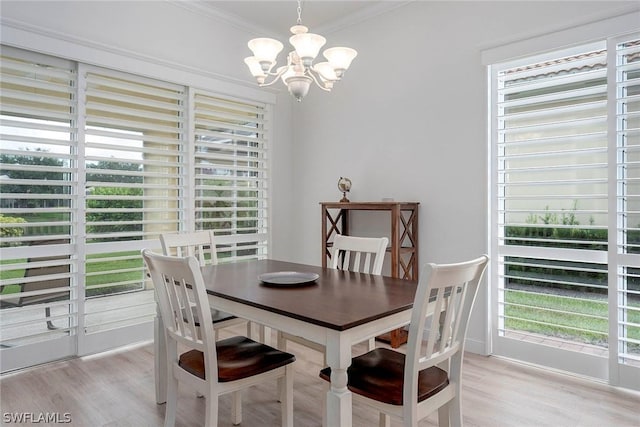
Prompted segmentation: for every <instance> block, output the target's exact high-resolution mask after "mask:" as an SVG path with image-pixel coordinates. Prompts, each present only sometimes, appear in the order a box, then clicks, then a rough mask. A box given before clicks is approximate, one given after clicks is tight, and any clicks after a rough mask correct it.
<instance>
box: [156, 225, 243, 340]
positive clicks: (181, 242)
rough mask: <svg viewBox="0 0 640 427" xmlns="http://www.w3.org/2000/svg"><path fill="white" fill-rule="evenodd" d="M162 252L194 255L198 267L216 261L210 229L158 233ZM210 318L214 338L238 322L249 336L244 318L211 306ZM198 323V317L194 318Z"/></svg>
mask: <svg viewBox="0 0 640 427" xmlns="http://www.w3.org/2000/svg"><path fill="white" fill-rule="evenodd" d="M160 243H161V244H162V252H163V253H164V254H165V255H169V256H178V257H185V256H194V257H196V259H197V260H198V263H199V265H200V267H203V266H205V265H209V264H212V265H215V264H217V263H218V253H217V251H216V244H215V236H214V234H213V231H212V230H202V231H194V232H187V233H164V234H161V235H160ZM211 320H212V322H213V330H214V334H215V338H216V340H217V339H218V330H219V329H222V328H226V327H230V326H235V325H238V324H243V323H244V324H246V327H247V336H248V337H251V336H252V335H251V324H250V322H248V321H247V320H245V319H241V318H238V317H236V316H233V315H231V314H229V313H225V312H224V311H220V310H217V309H216V308H214V307H211ZM196 323H198V319H196Z"/></svg>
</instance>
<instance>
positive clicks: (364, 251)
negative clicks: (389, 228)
mask: <svg viewBox="0 0 640 427" xmlns="http://www.w3.org/2000/svg"><path fill="white" fill-rule="evenodd" d="M388 243H389V239H387V238H386V237H380V238H377V237H354V236H343V235H342V234H337V235H336V236H335V238H334V239H333V255H332V257H331V263H332V265H331V267H332V268H337V269H340V270H348V271H353V272H358V273H369V274H381V273H382V263H383V262H384V254H385V251H386V250H387V244H388Z"/></svg>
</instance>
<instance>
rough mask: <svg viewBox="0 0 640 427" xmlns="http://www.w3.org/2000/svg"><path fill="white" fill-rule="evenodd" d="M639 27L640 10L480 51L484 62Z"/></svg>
mask: <svg viewBox="0 0 640 427" xmlns="http://www.w3.org/2000/svg"><path fill="white" fill-rule="evenodd" d="M638 29H640V10H636V11H633V12H631V13H627V14H624V15H620V16H615V17H612V18H606V19H602V20H600V21H596V22H592V23H589V24H585V25H580V26H577V27H573V28H568V29H565V30H562V31H557V32H552V33H549V34H544V35H542V36H538V37H533V38H530V39H527V40H521V41H517V42H514V43H509V44H506V45H502V46H497V47H493V48H488V49H486V50H483V51H482V53H481V58H482V65H492V64H497V63H500V62H505V61H511V60H515V59H518V58H522V57H523V56H525V55H526V56H528V57H531V56H533V55H536V54H540V53H543V52H549V51H556V50H559V49H565V48H570V47H573V46H576V45H578V44H579V45H585V44H588V43H590V42H595V41H598V40H604V39H606V38H608V37H614V36H618V35H621V34H624V33H629V32H632V31H636V30H638Z"/></svg>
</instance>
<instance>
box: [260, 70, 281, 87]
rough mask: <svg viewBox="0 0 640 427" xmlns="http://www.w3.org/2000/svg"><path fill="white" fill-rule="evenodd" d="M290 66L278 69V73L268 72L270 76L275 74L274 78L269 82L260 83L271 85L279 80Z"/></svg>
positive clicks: (265, 85)
mask: <svg viewBox="0 0 640 427" xmlns="http://www.w3.org/2000/svg"><path fill="white" fill-rule="evenodd" d="M287 68H288V67H283V68H282V69H281V70H280V71H278V72H277V73H268V74H267V75H268V76H274V77H273V80H271V81H270V82H269V83H262V84H260V87H267V86H271V85H272V84H274V83H275V82H277V81H278V80H279V79H280V76H282V75H283V74H284V72H285V71H287Z"/></svg>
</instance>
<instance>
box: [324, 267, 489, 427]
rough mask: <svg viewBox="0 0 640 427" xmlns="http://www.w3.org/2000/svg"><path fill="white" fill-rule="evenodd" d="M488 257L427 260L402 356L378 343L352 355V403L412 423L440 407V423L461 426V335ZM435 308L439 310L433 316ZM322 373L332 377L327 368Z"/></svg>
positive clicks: (385, 421) (386, 419)
mask: <svg viewBox="0 0 640 427" xmlns="http://www.w3.org/2000/svg"><path fill="white" fill-rule="evenodd" d="M488 261H489V258H488V257H487V256H486V255H483V256H481V257H479V258H477V259H474V260H471V261H466V262H461V263H456V264H440V265H437V264H427V265H426V266H425V268H424V270H423V272H422V275H421V279H420V282H419V284H418V288H417V291H416V296H415V300H414V303H413V310H412V315H411V323H410V326H409V340H408V342H407V348H406V355H405V354H403V353H400V352H398V351H395V350H392V349H387V348H376V349H374V350H372V351H369V352H367V353H365V354H363V355H360V356H357V357H354V358H353V359H352V361H351V366H350V367H349V368H348V370H347V375H348V384H347V387H348V389H349V390H351V392H352V393H353V400H354V402H356V401H358V402H362V403H364V404H365V405H367V406H369V407H372V408H373V409H375V410H377V411H379V412H380V426H381V427H388V426H389V423H390V417H394V418H397V419H400V420H402V423H403V425H404V426H412V427H415V426H417V425H418V420H420V419H422V418H424V417H426V416H428V415H429V414H431V413H432V412H434V411H435V410H438V425H439V426H440V427H444V426H449V425H452V426H455V427H459V426H462V408H461V403H460V395H461V390H462V385H461V381H462V359H463V352H464V340H465V335H466V332H467V326H468V324H469V317H470V314H471V310H472V308H473V303H474V300H475V298H476V295H477V293H478V288H479V284H480V281H481V280H482V275H483V273H484V270H485V268H486V266H487V262H488ZM433 313H440V315H435V314H433ZM320 377H321V378H322V379H324V380H326V381H328V382H329V381H331V380H330V377H331V369H330V368H325V369H323V370H322V371H321V372H320Z"/></svg>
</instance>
